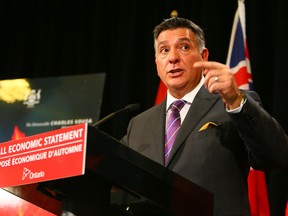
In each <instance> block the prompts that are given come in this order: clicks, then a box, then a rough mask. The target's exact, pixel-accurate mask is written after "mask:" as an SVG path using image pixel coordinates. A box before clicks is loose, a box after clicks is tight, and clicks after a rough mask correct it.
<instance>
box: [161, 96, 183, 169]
mask: <svg viewBox="0 0 288 216" xmlns="http://www.w3.org/2000/svg"><path fill="white" fill-rule="evenodd" d="M184 105H185V101H184V100H177V101H175V102H173V103H172V105H171V107H170V110H171V113H170V116H169V119H168V121H167V123H166V132H165V164H167V161H168V157H169V154H170V151H171V149H172V146H173V144H174V140H175V138H176V136H177V132H178V130H179V128H180V124H181V118H180V110H181V109H182V108H183V106H184Z"/></svg>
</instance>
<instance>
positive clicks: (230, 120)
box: [122, 87, 288, 216]
mask: <svg viewBox="0 0 288 216" xmlns="http://www.w3.org/2000/svg"><path fill="white" fill-rule="evenodd" d="M244 93H245V95H246V97H247V101H246V103H245V104H244V106H243V109H242V111H241V112H240V113H237V114H230V113H228V112H227V111H226V110H225V107H224V104H223V102H222V100H221V98H220V97H219V95H217V94H214V95H213V94H210V93H209V92H208V91H207V90H206V89H205V88H204V87H202V88H201V90H200V91H199V92H198V94H197V95H196V97H195V99H194V101H193V103H192V104H191V107H190V109H189V111H188V113H187V116H186V118H185V120H184V122H183V124H182V126H181V128H180V130H179V133H178V135H177V138H176V140H175V143H174V146H173V149H172V151H171V153H170V162H169V164H168V165H167V167H168V168H169V169H171V170H173V171H174V172H176V173H178V174H180V175H182V176H184V177H186V178H187V179H189V180H191V181H192V182H194V183H196V184H198V185H199V186H201V187H203V188H205V189H207V190H208V191H210V192H212V193H213V194H214V215H229V216H232V215H245V216H247V215H250V208H249V200H248V194H247V193H248V192H247V176H248V173H249V170H250V165H251V166H253V167H254V168H257V169H269V168H273V167H277V166H288V144H287V143H288V141H287V137H286V135H285V133H284V131H283V130H282V129H281V127H280V126H279V124H278V123H277V122H276V121H275V120H274V119H273V118H272V117H271V116H270V115H269V114H268V113H267V112H266V111H265V110H264V109H263V108H262V107H261V103H260V99H259V97H258V95H257V94H256V93H255V92H251V91H244ZM165 108H166V100H165V101H163V102H162V103H161V104H159V105H156V106H154V107H152V108H150V109H149V110H147V111H145V112H143V113H141V114H139V115H138V116H136V117H134V118H133V119H131V121H130V123H129V126H128V130H127V134H126V136H125V137H124V138H123V139H122V141H123V142H124V143H125V144H126V145H128V146H129V147H130V148H132V149H134V150H136V151H137V152H140V153H141V154H143V155H145V156H147V157H148V158H150V159H152V160H154V161H156V162H158V163H159V164H162V165H164V134H165ZM207 122H213V123H215V124H217V125H216V126H215V125H214V126H213V125H212V127H209V128H207V129H205V130H201V131H199V130H200V128H201V127H202V126H203V125H204V124H206V123H207ZM179 199H181V197H180V198H179Z"/></svg>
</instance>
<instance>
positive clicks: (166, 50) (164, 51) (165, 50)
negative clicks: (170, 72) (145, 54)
mask: <svg viewBox="0 0 288 216" xmlns="http://www.w3.org/2000/svg"><path fill="white" fill-rule="evenodd" d="M160 52H161V53H167V52H169V50H168V49H166V48H163V49H161V50H160Z"/></svg>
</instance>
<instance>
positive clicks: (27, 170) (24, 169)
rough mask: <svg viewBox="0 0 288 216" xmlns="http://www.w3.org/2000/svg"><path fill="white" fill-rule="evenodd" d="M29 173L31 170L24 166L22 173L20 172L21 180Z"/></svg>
mask: <svg viewBox="0 0 288 216" xmlns="http://www.w3.org/2000/svg"><path fill="white" fill-rule="evenodd" d="M30 173H31V170H29V169H27V168H26V167H24V168H23V174H22V180H24V179H25V178H26V177H27V176H28V175H29V174H30Z"/></svg>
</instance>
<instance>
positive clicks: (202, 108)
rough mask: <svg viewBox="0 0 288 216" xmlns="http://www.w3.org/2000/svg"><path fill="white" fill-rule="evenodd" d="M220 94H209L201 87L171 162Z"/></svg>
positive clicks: (179, 134)
mask: <svg viewBox="0 0 288 216" xmlns="http://www.w3.org/2000/svg"><path fill="white" fill-rule="evenodd" d="M219 98H220V97H219V95H218V94H214V95H213V94H211V93H209V92H208V91H207V90H206V89H205V88H204V86H202V87H201V89H200V90H199V92H198V93H197V95H196V97H195V98H194V101H193V103H192V104H191V107H190V109H189V111H188V113H187V115H186V117H185V120H184V121H183V123H182V126H181V128H180V130H179V132H178V135H177V137H176V140H175V143H174V145H173V148H172V150H171V153H170V157H169V158H170V160H171V158H173V156H174V154H175V153H176V152H177V150H178V149H179V147H180V146H181V144H182V143H183V142H184V141H185V139H186V138H187V137H188V135H189V134H191V133H192V131H193V130H194V129H195V127H196V126H197V124H198V123H199V122H200V121H201V120H202V119H203V118H204V116H205V115H206V113H207V112H208V111H209V110H210V109H211V107H212V106H213V105H214V104H215V103H216V101H217V100H219Z"/></svg>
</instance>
